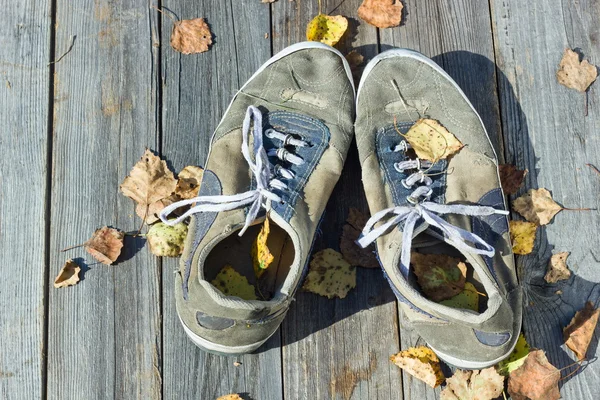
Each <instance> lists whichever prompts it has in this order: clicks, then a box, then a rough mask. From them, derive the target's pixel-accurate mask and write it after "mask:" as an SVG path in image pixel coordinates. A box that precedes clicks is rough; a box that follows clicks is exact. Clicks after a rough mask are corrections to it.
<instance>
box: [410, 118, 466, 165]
mask: <svg viewBox="0 0 600 400" xmlns="http://www.w3.org/2000/svg"><path fill="white" fill-rule="evenodd" d="M403 136H404V138H405V139H406V141H407V142H408V143H409V144H410V145H411V147H412V148H413V150H414V151H415V153H417V157H419V158H420V159H422V160H429V161H434V162H435V161H438V160H444V159H446V158H448V157H450V156H451V155H453V154H455V153H456V152H457V151H459V150H460V149H462V148H463V146H464V145H463V144H462V143H461V142H460V141H459V140H458V139H457V138H456V136H454V135H453V134H452V133H450V132H448V130H447V129H446V128H444V126H443V125H442V124H440V123H439V122H438V121H436V120H434V119H427V118H421V119H420V120H418V121H417V122H415V124H414V125H413V126H412V127H411V128H410V129H409V130H408V132H406V134H405V135H403Z"/></svg>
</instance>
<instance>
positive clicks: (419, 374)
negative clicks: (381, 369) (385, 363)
mask: <svg viewBox="0 0 600 400" xmlns="http://www.w3.org/2000/svg"><path fill="white" fill-rule="evenodd" d="M390 361H391V362H393V363H394V364H396V365H397V366H398V367H400V368H402V369H403V370H405V371H406V372H408V373H409V374H411V375H412V376H414V377H415V378H417V379H419V380H421V381H423V382H425V383H426V384H427V385H429V386H431V387H432V388H435V387H437V386H439V385H441V384H442V383H443V382H444V379H445V378H444V374H443V373H442V370H441V369H440V360H439V359H438V357H437V356H436V355H435V353H434V352H433V351H432V350H431V349H430V348H428V347H425V346H419V347H410V348H409V349H408V350H403V351H401V352H400V353H398V354H394V355H393V356H391V357H390Z"/></svg>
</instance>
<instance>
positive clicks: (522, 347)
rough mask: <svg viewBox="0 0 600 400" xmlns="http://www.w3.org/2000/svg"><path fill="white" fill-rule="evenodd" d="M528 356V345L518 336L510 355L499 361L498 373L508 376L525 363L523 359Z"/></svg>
mask: <svg viewBox="0 0 600 400" xmlns="http://www.w3.org/2000/svg"><path fill="white" fill-rule="evenodd" d="M528 354H529V344H527V341H526V340H525V336H524V335H523V334H522V333H521V334H519V339H517V344H516V345H515V348H514V349H513V351H512V353H510V356H508V358H507V359H506V360H503V361H500V363H499V364H498V372H499V373H500V374H502V375H508V374H510V373H511V372H513V371H514V370H516V369H517V368H519V367H520V366H521V365H523V363H524V362H525V358H526V357H527V355H528Z"/></svg>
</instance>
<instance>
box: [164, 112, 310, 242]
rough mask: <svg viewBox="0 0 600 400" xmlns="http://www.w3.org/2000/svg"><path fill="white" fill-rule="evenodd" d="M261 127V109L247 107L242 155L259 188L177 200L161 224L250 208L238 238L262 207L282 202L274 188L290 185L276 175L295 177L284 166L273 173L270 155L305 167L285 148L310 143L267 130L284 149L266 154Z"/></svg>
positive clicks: (168, 209) (166, 211) (166, 212)
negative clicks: (172, 216) (175, 214)
mask: <svg viewBox="0 0 600 400" xmlns="http://www.w3.org/2000/svg"><path fill="white" fill-rule="evenodd" d="M252 122H253V124H252ZM251 125H252V126H253V131H252V136H253V139H254V148H253V151H254V160H252V156H251V154H250V149H249V138H250V126H251ZM262 126H263V124H262V113H261V112H260V110H259V109H258V108H256V107H254V106H250V107H248V110H247V111H246V117H245V118H244V123H243V125H242V154H243V155H244V158H245V159H246V162H247V163H248V166H249V167H250V171H251V172H252V174H253V175H254V178H255V179H256V189H253V190H249V191H247V192H244V193H239V194H234V195H217V196H198V197H195V198H193V199H189V200H181V201H178V202H176V203H173V204H171V205H170V206H168V207H165V208H164V209H163V210H162V211H161V212H160V219H161V220H162V222H164V223H165V224H167V225H175V224H177V223H179V222H181V221H183V220H184V219H186V218H187V217H189V216H190V215H192V214H196V213H201V212H220V211H229V210H235V209H238V208H242V207H245V206H247V205H250V208H249V209H248V214H247V215H246V221H245V223H244V227H243V228H242V229H241V230H240V233H239V235H240V236H242V235H243V234H244V232H246V229H248V227H249V226H250V225H251V224H252V222H254V220H256V218H257V216H258V213H259V212H260V209H261V207H262V208H264V209H269V208H270V206H271V202H272V201H276V202H281V201H282V199H281V197H280V196H278V195H277V194H276V193H274V192H273V191H272V189H279V190H286V189H287V185H286V183H285V182H283V180H282V179H278V178H276V176H279V177H281V178H283V179H290V178H292V177H293V176H294V174H293V172H292V171H290V170H289V169H286V168H283V167H281V165H275V166H274V167H273V170H271V167H272V166H271V163H270V162H269V159H268V156H276V157H277V158H279V159H280V160H282V161H287V162H289V163H291V164H294V165H302V164H304V160H303V159H302V158H301V157H299V156H297V155H295V154H292V153H290V152H289V151H288V150H286V149H285V148H284V146H296V147H305V146H308V143H306V142H305V141H303V140H300V139H296V138H294V137H293V136H292V135H289V134H288V135H286V134H283V133H281V132H278V131H275V130H273V129H268V130H267V131H266V132H265V135H266V136H267V137H269V138H271V139H277V140H280V141H281V142H282V147H280V148H278V149H272V150H269V152H268V153H267V151H266V150H265V148H264V145H263V131H262ZM194 203H196V204H195V205H194V206H193V207H191V208H190V209H189V210H188V211H186V212H185V213H184V214H183V215H181V216H180V217H178V218H175V219H171V220H168V219H167V217H168V216H169V214H171V213H172V212H173V211H175V210H176V209H178V208H180V207H184V206H187V205H191V204H194Z"/></svg>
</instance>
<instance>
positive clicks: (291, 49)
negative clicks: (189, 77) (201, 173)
mask: <svg viewBox="0 0 600 400" xmlns="http://www.w3.org/2000/svg"><path fill="white" fill-rule="evenodd" d="M307 49H323V50H328V51H331V52H332V53H334V54H336V55H338V56H339V57H340V58H341V59H342V63H343V65H344V71H345V72H346V76H347V77H348V80H349V81H350V84H351V85H352V92H353V94H354V97H355V98H356V88H355V87H354V79H353V78H352V71H351V69H350V64H348V61H347V60H346V57H344V55H343V54H342V53H340V51H339V50H337V49H335V48H333V47H331V46H328V45H326V44H324V43H320V42H300V43H296V44H293V45H291V46H288V47H286V48H285V49H283V50H281V51H280V52H279V53H277V54H275V55H274V56H273V57H271V58H269V59H268V60H267V61H266V62H265V63H264V64H263V65H261V66H260V68H259V69H257V70H256V72H255V73H254V74H252V76H251V77H250V79H248V80H247V81H246V83H244V84H243V85H242V87H241V88H239V90H238V91H237V92H236V94H235V95H234V96H233V98H232V99H231V101H230V102H229V105H228V106H227V109H226V110H225V112H224V113H223V116H222V117H221V120H220V121H219V124H218V125H217V128H216V129H215V132H213V134H212V137H211V139H210V145H209V146H210V147H209V149H208V154H210V151H211V149H212V142H213V139H214V135H215V133H216V131H217V130H218V129H219V126H221V124H222V123H223V120H224V119H225V116H226V115H227V113H228V112H229V109H230V108H231V106H232V104H233V102H234V101H235V99H236V97H237V96H238V94H240V92H241V91H242V90H244V88H245V87H246V86H247V85H248V84H249V83H250V82H251V81H252V80H253V79H254V78H256V77H257V76H258V74H260V73H261V72H263V71H264V70H265V69H266V68H267V67H269V66H270V65H271V64H273V63H274V62H276V61H279V60H281V59H282V58H283V57H285V56H288V55H290V54H292V53H295V52H297V51H301V50H307Z"/></svg>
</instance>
